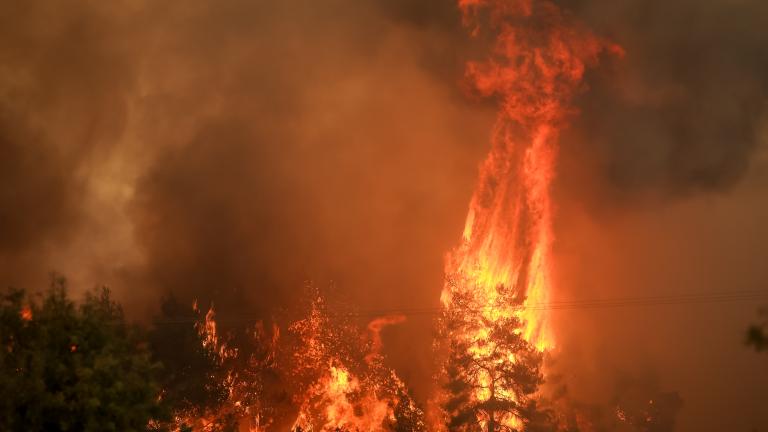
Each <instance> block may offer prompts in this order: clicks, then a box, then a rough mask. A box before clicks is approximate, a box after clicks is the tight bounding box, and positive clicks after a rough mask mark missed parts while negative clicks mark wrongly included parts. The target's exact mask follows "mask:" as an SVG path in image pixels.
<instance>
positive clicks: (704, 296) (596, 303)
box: [155, 290, 768, 324]
mask: <svg viewBox="0 0 768 432" xmlns="http://www.w3.org/2000/svg"><path fill="white" fill-rule="evenodd" d="M762 298H766V299H768V291H765V290H740V291H720V292H708V293H679V294H671V295H656V296H642V297H614V298H604V299H582V300H568V301H556V302H542V303H529V304H526V305H519V306H513V307H514V308H515V309H517V310H520V311H523V310H525V311H556V310H578V309H583V310H589V309H612V308H627V307H657V306H668V305H693V304H707V303H727V302H740V301H747V300H759V299H762ZM482 309H486V308H481V310H482ZM487 309H489V310H492V309H493V308H492V307H489V308H487ZM327 311H328V314H329V315H332V316H349V317H376V316H385V315H405V316H418V315H439V314H440V313H442V312H443V311H444V309H443V308H442V307H423V308H390V309H368V310H356V311H355V310H348V311H342V310H333V309H330V308H329V309H327ZM263 316H264V313H250V314H238V315H230V316H227V317H225V318H221V319H219V318H217V319H216V321H217V322H219V323H237V322H243V321H249V320H254V319H259V318H261V317H263ZM189 322H197V320H195V319H186V318H180V319H166V320H156V321H155V323H156V324H174V323H189Z"/></svg>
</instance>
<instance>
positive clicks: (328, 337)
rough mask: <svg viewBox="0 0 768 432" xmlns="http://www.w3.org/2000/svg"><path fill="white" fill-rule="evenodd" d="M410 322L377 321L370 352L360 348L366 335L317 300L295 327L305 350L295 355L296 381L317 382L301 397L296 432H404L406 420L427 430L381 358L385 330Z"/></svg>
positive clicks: (415, 427)
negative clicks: (329, 311)
mask: <svg viewBox="0 0 768 432" xmlns="http://www.w3.org/2000/svg"><path fill="white" fill-rule="evenodd" d="M404 320H405V317H403V316H388V317H381V318H377V319H374V320H373V321H371V322H370V323H369V324H368V330H369V334H370V339H369V340H367V341H366V343H365V344H364V345H363V346H365V347H367V353H366V352H365V350H360V346H359V344H358V343H357V341H358V340H359V339H360V337H359V336H361V335H362V334H363V333H361V332H359V331H358V330H357V329H356V328H355V326H353V325H352V324H350V323H348V322H339V321H338V320H331V318H330V316H329V315H328V314H327V311H326V309H325V303H324V299H323V298H322V297H321V296H319V295H318V296H317V297H315V301H314V302H313V304H312V309H311V311H310V314H309V316H308V317H307V318H306V319H303V320H300V321H297V322H295V323H294V324H293V325H292V326H291V328H290V330H291V331H292V332H293V333H294V334H296V335H298V336H299V339H300V340H301V346H302V347H303V348H304V349H303V350H302V351H301V352H297V353H296V356H295V357H296V358H295V361H294V363H295V364H296V365H297V367H296V369H295V371H294V373H295V376H296V377H297V378H299V380H301V379H302V377H311V379H310V381H311V384H310V385H309V386H308V387H307V388H305V389H302V390H301V391H299V393H298V395H297V397H296V402H297V403H298V404H299V406H300V409H299V413H298V415H297V417H296V420H295V422H294V423H293V427H292V429H291V430H292V431H301V432H309V431H329V432H330V431H333V432H335V431H391V430H402V428H403V427H405V426H403V425H402V424H399V425H398V421H400V420H402V418H403V417H407V418H408V419H409V420H410V421H411V422H412V423H411V425H410V426H407V427H410V428H411V429H412V430H413V431H414V432H416V431H422V430H425V428H424V425H423V423H422V422H421V420H420V419H421V417H423V412H421V410H420V409H419V408H418V407H417V406H416V405H415V404H414V402H413V400H412V399H411V398H410V396H409V395H408V392H407V389H406V387H405V384H404V383H403V382H402V381H401V380H400V379H399V378H398V377H397V375H396V374H395V372H394V371H393V370H391V369H389V368H387V367H385V366H384V364H383V357H382V356H381V353H380V349H381V338H380V334H379V333H380V331H381V329H382V328H383V327H384V326H386V325H392V324H397V323H400V322H402V321H404ZM398 427H399V429H398Z"/></svg>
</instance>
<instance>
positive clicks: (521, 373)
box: [443, 286, 554, 432]
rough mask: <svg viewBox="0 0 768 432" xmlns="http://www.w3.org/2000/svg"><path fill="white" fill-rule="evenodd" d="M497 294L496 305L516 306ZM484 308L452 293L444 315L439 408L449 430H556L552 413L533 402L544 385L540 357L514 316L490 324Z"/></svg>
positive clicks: (461, 294)
mask: <svg viewBox="0 0 768 432" xmlns="http://www.w3.org/2000/svg"><path fill="white" fill-rule="evenodd" d="M497 290H498V292H499V297H498V298H499V299H500V301H505V300H504V299H506V301H514V299H511V298H510V297H509V293H508V292H506V289H505V287H503V286H500V287H498V288H497ZM488 307H489V305H485V304H480V303H479V302H478V301H477V300H476V299H475V298H474V297H473V295H472V294H471V293H469V292H466V291H463V290H456V291H455V292H454V293H453V297H452V299H451V305H450V307H449V308H448V309H447V310H446V311H445V312H444V315H443V325H444V331H445V332H446V335H447V337H448V339H449V340H450V345H449V347H448V349H449V354H448V360H447V363H446V366H445V372H446V383H445V388H446V390H447V394H448V396H447V400H446V401H445V403H444V405H443V409H444V411H445V412H446V414H447V416H448V429H449V430H451V431H466V432H470V431H471V432H475V431H478V432H480V431H487V432H496V431H516V430H525V431H548V430H554V427H553V420H552V415H551V413H550V412H549V411H548V410H545V409H542V408H541V407H539V405H538V403H537V401H536V398H535V397H534V394H535V393H536V391H537V390H538V388H539V386H540V385H541V384H542V383H543V377H542V374H541V370H540V368H541V364H542V354H541V353H540V352H539V351H538V350H536V348H535V347H533V346H532V345H531V344H530V343H528V342H527V341H526V340H525V339H524V338H523V337H522V335H521V330H522V329H521V328H522V322H521V321H520V319H519V318H518V317H516V316H514V315H512V316H497V317H494V319H490V318H488V314H487V313H486V312H487V309H488ZM480 329H484V331H485V330H487V333H481V332H479V330H480ZM480 334H483V336H479V335H480ZM471 335H476V336H471ZM512 418H516V419H518V420H519V422H520V423H521V425H520V427H519V428H518V429H515V428H513V427H510V426H508V425H509V424H510V421H509V420H510V419H512Z"/></svg>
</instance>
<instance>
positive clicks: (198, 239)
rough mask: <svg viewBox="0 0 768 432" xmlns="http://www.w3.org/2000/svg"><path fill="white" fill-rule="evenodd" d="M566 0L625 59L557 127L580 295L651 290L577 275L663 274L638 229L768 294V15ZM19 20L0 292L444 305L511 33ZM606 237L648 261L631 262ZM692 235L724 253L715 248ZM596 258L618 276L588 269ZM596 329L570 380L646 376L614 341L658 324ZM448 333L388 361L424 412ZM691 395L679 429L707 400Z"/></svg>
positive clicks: (14, 16) (428, 27) (2, 53)
mask: <svg viewBox="0 0 768 432" xmlns="http://www.w3.org/2000/svg"><path fill="white" fill-rule="evenodd" d="M559 3H560V4H561V5H563V6H564V7H565V8H567V9H568V10H570V11H571V13H572V14H573V15H574V17H575V18H576V19H579V20H581V21H583V22H585V23H586V24H587V25H588V26H589V27H591V28H592V29H593V30H594V31H595V33H596V34H598V35H600V36H602V37H606V38H608V39H610V40H612V41H614V42H616V43H618V44H620V45H622V46H623V47H624V48H625V50H626V52H627V54H626V56H625V57H624V58H623V59H620V60H619V59H616V60H609V61H607V62H605V63H604V64H602V65H601V66H600V67H598V68H596V69H594V70H592V71H590V72H589V74H588V76H587V78H586V82H585V87H584V89H583V90H584V91H583V92H581V93H580V95H579V96H578V98H577V99H576V100H575V101H574V105H575V107H577V109H578V111H579V114H578V115H577V116H575V117H574V118H573V119H572V121H571V126H570V128H569V129H568V130H567V131H566V132H565V133H564V135H563V137H562V148H561V152H560V153H561V154H560V157H559V172H558V178H557V184H556V185H555V197H556V204H557V206H558V209H559V210H558V217H557V222H556V226H555V228H556V235H557V238H558V243H557V244H556V245H555V248H556V254H557V256H558V257H560V259H562V261H563V266H562V267H563V269H564V270H563V272H562V273H563V275H564V276H563V278H568V279H569V280H568V281H565V283H563V286H564V287H566V288H564V289H563V293H564V294H563V296H575V297H579V295H582V296H586V295H592V296H593V297H594V296H598V297H599V296H602V297H605V296H609V297H610V296H611V295H614V294H615V295H618V296H621V295H638V294H642V292H639V293H638V291H642V290H644V289H645V287H644V286H642V285H641V284H640V282H635V283H627V284H626V286H618V287H616V288H614V289H613V290H612V291H609V292H605V291H600V290H599V289H598V288H594V290H593V291H589V288H584V287H582V285H584V286H586V285H589V284H592V283H597V282H605V281H606V280H611V281H618V280H622V278H626V277H627V275H633V276H637V275H638V274H641V275H642V274H648V272H645V273H642V272H641V270H640V269H639V268H634V267H630V266H629V265H627V264H626V263H627V262H629V261H630V260H634V261H635V262H643V259H646V258H647V261H648V265H649V266H650V265H651V262H652V263H656V262H655V261H654V260H653V259H651V258H648V257H651V256H653V255H654V254H655V252H654V250H653V248H652V247H651V246H649V245H647V244H646V243H644V240H643V238H642V236H640V235H638V234H636V233H635V231H639V232H643V233H645V234H647V235H658V236H665V239H667V240H666V241H665V242H663V244H664V247H666V248H667V252H666V254H669V256H670V257H674V258H676V259H677V261H678V264H679V265H678V270H679V271H680V273H681V274H683V275H698V276H690V277H684V276H675V277H671V276H670V278H668V279H669V280H666V283H669V284H673V283H675V284H676V283H678V282H680V285H681V286H682V285H685V284H686V283H689V284H690V283H693V282H692V281H696V282H701V281H703V280H704V279H705V278H704V276H702V275H704V274H706V275H708V276H712V277H711V278H710V279H711V280H719V281H722V280H729V278H728V277H726V276H730V275H729V274H728V271H729V270H727V269H733V268H738V269H740V272H739V277H737V278H735V279H738V280H742V279H743V280H742V281H741V282H739V283H742V284H747V283H748V282H754V281H757V280H760V279H759V278H760V277H762V276H763V274H762V273H760V272H758V271H756V270H755V268H756V267H757V266H759V260H760V259H761V258H762V257H764V253H762V249H761V248H760V247H759V245H757V244H751V243H750V244H748V245H746V246H744V245H742V244H738V245H733V244H732V242H733V241H734V240H733V239H739V241H743V242H749V241H757V240H755V239H765V238H766V233H765V231H764V230H761V231H754V232H752V231H749V232H747V231H744V230H745V229H746V228H745V227H750V228H754V229H755V230H760V228H759V225H758V224H756V223H755V224H752V222H751V221H752V219H750V218H749V217H748V216H746V214H748V213H749V212H750V210H749V207H748V206H745V205H740V204H738V203H742V204H743V203H744V202H748V201H750V200H755V199H759V197H761V196H764V191H765V189H762V187H763V186H762V185H763V183H759V182H758V183H757V185H755V182H754V181H752V182H750V181H748V180H749V178H750V177H749V176H750V173H753V171H754V169H755V168H754V167H755V166H757V167H762V166H764V164H762V165H761V164H760V162H759V160H758V159H759V155H760V142H761V141H760V139H761V136H763V137H764V135H761V130H762V129H761V128H762V127H764V111H765V99H766V98H765V89H766V80H768V70H766V69H768V68H767V67H766V66H768V63H766V56H765V46H768V33H766V32H765V31H764V30H763V23H764V22H768V6H766V5H765V4H764V2H761V1H757V0H740V1H739V0H718V1H709V2H695V1H691V0H684V1H675V2H661V1H651V2H649V1H640V0H631V1H630V0H621V1H609V0H590V1H586V0H568V1H562V2H559ZM1 9H2V10H0V155H1V157H2V158H1V159H0V182H2V183H1V184H2V186H0V275H2V282H1V283H2V284H3V285H16V286H26V287H30V288H33V287H39V286H41V285H44V284H45V280H46V277H47V274H48V272H50V271H57V272H60V273H63V274H65V275H67V276H69V278H70V279H71V280H72V283H73V285H74V286H75V287H77V289H84V288H88V287H90V286H92V285H96V284H107V285H109V286H111V287H112V288H113V289H114V290H115V293H116V295H117V296H118V298H119V299H121V301H123V303H124V304H125V306H126V308H127V309H128V310H129V312H131V314H133V315H134V316H136V317H141V318H144V319H146V318H147V317H149V316H151V315H152V314H154V313H156V310H157V302H158V300H159V298H160V297H161V296H162V295H164V294H165V293H168V292H170V291H172V292H174V293H175V295H176V296H177V297H181V298H183V299H185V300H189V301H190V302H191V300H192V299H193V298H197V299H199V300H200V301H201V302H203V303H209V302H214V303H215V304H216V305H217V307H218V308H220V309H221V310H222V312H221V313H222V314H224V313H226V312H227V311H229V312H231V313H233V314H234V313H244V312H254V311H257V312H258V313H260V314H262V315H263V316H265V317H266V316H270V315H271V314H273V313H274V311H276V310H278V309H281V308H290V306H291V305H292V304H293V303H295V302H296V296H297V295H299V293H301V292H302V286H303V284H304V283H305V282H306V281H308V280H312V281H314V282H315V283H317V284H319V285H321V286H328V287H333V289H335V290H338V291H339V292H340V296H341V297H343V298H344V299H345V301H347V302H350V303H352V304H353V305H354V306H356V307H359V308H361V309H366V310H372V309H391V308H411V307H434V306H437V305H438V299H439V293H440V289H441V287H442V278H443V257H444V254H445V253H446V252H447V251H448V250H449V249H450V248H451V247H453V246H454V245H455V244H456V242H457V241H458V240H459V236H460V233H461V227H462V224H463V219H464V217H465V216H466V210H467V205H468V202H469V198H470V196H471V193H472V189H473V187H474V184H475V179H476V174H477V167H478V164H479V163H480V162H481V160H482V158H483V157H484V155H485V153H486V151H487V149H488V147H489V144H488V143H489V137H490V135H491V128H492V126H493V123H494V119H495V107H494V101H493V100H477V98H475V97H472V96H471V95H468V94H467V91H466V89H467V83H466V80H465V79H464V77H463V71H464V64H465V62H466V61H467V60H482V59H483V58H484V57H485V56H486V55H487V53H488V52H489V50H490V49H491V46H490V42H489V41H488V40H486V39H481V40H473V39H470V38H469V37H467V32H466V29H463V28H462V26H461V17H460V15H459V11H458V10H457V8H456V6H455V4H454V2H453V1H452V0H423V1H418V0H414V1H406V0H365V1H359V0H358V1H353V0H327V1H310V0H286V1H280V2H267V1H261V0H228V1H223V2H207V1H202V0H191V1H164V2H151V1H144V0H122V1H114V2H92V1H85V0H82V1H73V2H70V3H68V4H66V5H64V4H61V5H56V4H51V3H50V2H44V1H34V0H33V1H24V2H10V3H9V4H6V5H4V6H3V7H2V8H1ZM756 161H757V162H756ZM756 164H757V165H756ZM751 170H752V171H751ZM745 184H748V185H749V188H751V189H749V190H750V191H752V192H750V193H747V192H743V191H741V189H739V188H743V187H745V186H744V185H745ZM740 191H741V192H740ZM755 191H756V192H755ZM730 195H733V196H734V197H735V198H734V199H735V200H740V201H738V203H735V204H734V203H730V201H729V202H728V204H722V205H723V206H725V207H727V208H728V209H731V210H732V211H722V210H717V209H715V210H713V209H711V208H710V207H708V206H707V203H709V204H711V201H708V200H710V199H715V198H711V197H714V196H717V197H723V196H730ZM755 197H758V198H755ZM717 199H721V198H717ZM618 208H621V209H625V210H626V209H629V210H630V212H635V211H637V212H638V213H637V214H638V215H639V216H638V215H635V214H634V213H633V214H632V216H631V217H629V218H627V217H626V216H622V215H620V214H617V212H614V211H612V210H614V209H618ZM606 210H608V211H606ZM755 214H756V215H761V214H763V213H762V212H760V211H756V212H755ZM646 216H647V217H646ZM715 217H717V219H714V218H715ZM755 217H756V216H755ZM593 218H595V219H599V220H600V221H601V223H604V224H606V226H605V227H604V228H605V229H604V230H599V229H597V228H596V225H595V223H594V222H593V221H592V219H593ZM683 219H685V220H686V221H690V220H691V219H693V220H694V221H698V222H694V223H686V224H683V226H685V227H686V228H687V229H690V230H693V229H694V228H695V227H699V228H700V229H701V230H709V229H714V228H713V227H729V226H732V225H738V226H739V227H740V231H739V230H736V231H737V233H736V234H735V235H734V236H729V235H727V234H726V233H725V232H718V233H717V235H712V236H711V237H707V238H708V239H709V240H708V241H707V242H704V241H703V240H701V238H700V236H698V233H697V232H695V231H690V232H688V231H683V232H684V233H685V234H686V235H683V234H681V231H679V230H677V231H676V230H675V229H674V228H679V227H680V226H681V220H683ZM745 221H746V222H745ZM633 224H634V225H633ZM638 226H640V227H641V228H637V227H638ZM673 227H674V228H673ZM723 230H724V231H727V230H726V229H725V228H723ZM585 233H590V234H594V236H593V237H589V236H588V235H587V234H585ZM673 240H676V241H679V242H682V243H684V244H690V245H691V246H690V249H689V248H686V247H682V248H680V249H679V250H677V249H675V247H676V246H675V245H676V244H677V243H675V242H673ZM622 242H626V243H622ZM697 242H698V243H697ZM596 244H599V245H601V246H603V247H615V248H619V249H621V248H622V247H623V246H626V245H631V246H633V248H632V249H631V250H630V251H628V252H627V253H626V257H627V258H626V260H625V261H622V260H620V259H619V258H616V257H615V256H614V255H613V254H610V253H609V252H606V251H604V250H601V251H593V250H591V249H590V247H594V245H596ZM702 245H703V246H702ZM696 246H699V247H703V248H705V250H709V249H706V248H711V249H712V250H717V251H718V252H717V253H715V252H713V253H712V256H707V257H705V258H701V257H700V254H701V252H700V251H694V252H692V251H691V249H693V248H694V247H696ZM721 249H722V250H721ZM670 250H675V251H677V252H679V253H677V254H672V253H671V252H669V251H670ZM618 255H621V254H618ZM689 255H690V256H692V257H699V258H701V261H695V260H694V258H686V256H689ZM665 256H667V255H665ZM730 256H732V257H733V258H728V257H730ZM584 257H592V258H594V259H596V260H606V259H607V260H608V261H609V262H611V263H612V264H613V265H614V267H615V270H612V271H611V272H610V275H609V276H610V277H608V276H606V279H605V280H600V281H597V282H596V281H594V280H591V279H590V277H588V276H585V275H588V274H589V275H591V274H593V273H594V272H593V271H592V270H591V269H590V268H585V266H584V262H585V260H586V258H584ZM738 258H741V260H740V261H739V260H738ZM728 259H733V260H734V262H730V261H728ZM726 261H728V262H726ZM735 261H739V262H740V263H741V264H739V263H736V262H735ZM701 262H705V263H708V265H709V269H710V270H708V272H709V273H708V272H707V271H702V270H701ZM744 263H747V264H744ZM734 266H735V267H734ZM712 269H714V270H712ZM720 270H722V271H720ZM649 271H650V272H653V271H656V269H651V270H649ZM665 274H666V273H665ZM735 279H734V278H730V280H735ZM571 280H572V281H573V282H572V283H570V282H571ZM654 281H655V282H658V280H654ZM648 282H650V281H648ZM590 286H591V285H590ZM675 286H677V285H675ZM697 286H698V285H697ZM581 288H584V290H585V291H584V292H580V291H579V289H581ZM693 288H696V287H693ZM693 288H692V289H693ZM640 319H642V318H640ZM595 322H596V321H590V320H589V319H583V318H579V317H578V316H577V317H573V323H574V324H572V325H571V326H570V327H571V328H570V329H569V330H568V331H565V334H569V335H571V336H572V338H573V340H576V339H577V338H578V337H585V338H591V340H593V341H594V340H598V339H599V338H602V339H601V340H603V339H606V338H612V337H615V338H616V342H615V343H613V345H611V344H608V345H601V344H599V343H592V344H586V345H585V347H583V348H579V349H583V350H592V352H590V353H587V354H584V355H583V358H582V360H580V361H579V362H575V363H574V365H575V367H576V366H578V367H580V368H582V369H584V370H587V369H589V368H590V367H592V366H593V365H594V364H595V362H597V361H598V360H597V359H598V358H599V357H600V356H601V355H603V356H605V357H606V358H607V360H606V362H607V364H610V368H614V367H615V368H616V369H619V368H622V367H624V366H626V364H627V363H628V361H620V359H621V358H622V355H621V354H616V353H615V352H614V351H616V348H617V347H621V346H622V345H621V344H622V343H624V342H621V341H620V334H619V329H621V330H624V331H626V332H629V333H630V334H642V333H638V332H639V330H638V328H637V327H636V326H635V325H634V324H632V325H626V326H622V325H614V326H613V327H612V329H611V330H609V333H610V332H611V331H614V329H615V331H616V334H613V333H610V334H603V333H600V331H597V330H594V328H595V327H594V326H596V325H597V324H595ZM739 325H740V324H739ZM431 326H432V322H431V321H430V317H414V318H410V319H409V320H408V321H407V322H406V323H404V324H401V325H399V326H398V327H393V328H392V329H388V330H385V332H384V345H385V347H384V351H385V352H387V351H388V350H389V351H390V352H389V355H390V357H391V361H392V363H393V364H394V365H395V366H396V367H397V368H398V371H399V372H400V374H401V375H402V376H403V377H404V379H405V380H406V381H407V382H409V383H410V384H411V385H412V387H413V388H414V389H415V391H416V392H417V394H418V396H419V397H420V398H422V399H423V398H424V397H425V396H426V394H427V391H428V387H429V379H428V377H429V374H430V372H429V371H430V366H431V363H430V362H431V360H430V358H431V356H430V346H431V345H430V343H431V338H432V327H431ZM563 326H564V327H566V325H563ZM733 326H734V328H735V327H736V324H733ZM593 330H594V331H593ZM723 337H725V336H723ZM728 337H731V336H728ZM738 337H739V335H738V334H736V335H733V338H734V341H735V344H736V345H738V343H739V340H738ZM611 340H612V339H611ZM414 341H416V342H414ZM565 345H566V348H569V347H570V348H573V345H575V344H565ZM673 345H674V344H672V343H671V342H670V343H669V344H667V345H665V346H673ZM406 347H407V348H406ZM573 349H576V348H573ZM654 349H655V348H653V346H652V344H650V343H649V344H648V350H649V352H651V351H652V352H655V351H654ZM734 349H738V347H737V348H734ZM571 351H573V350H571ZM674 355H677V356H678V357H679V358H687V357H686V356H688V354H687V353H685V352H677V353H676V354H674V353H673V356H674ZM699 355H701V356H705V357H706V356H707V355H708V352H706V350H705V351H704V352H701V353H699ZM656 357H659V358H662V356H656ZM656 357H655V356H653V355H649V359H645V360H643V367H645V366H647V364H652V363H654V361H655V360H654V359H656ZM664 358H666V357H664ZM745 362H746V360H745ZM646 363H647V364H646ZM657 363H658V362H657ZM683 363H684V362H682V361H680V364H683ZM678 366H679V365H678ZM649 367H651V366H649ZM655 367H658V364H657V365H656V366H655ZM680 367H682V366H680ZM712 379H713V380H715V379H716V378H712ZM585 380H586V379H582V381H585ZM586 381H588V380H586ZM681 385H683V386H684V385H685V383H683V384H681ZM602 387H605V388H608V389H612V388H613V387H612V384H608V383H606V384H605V385H604V386H598V388H602ZM662 387H663V385H662ZM591 390H594V389H591ZM591 390H590V391H584V392H583V393H585V394H586V395H585V397H587V396H593V395H592V393H595V392H597V390H595V391H591ZM662 390H663V389H662ZM673 390H674V389H673ZM679 390H680V391H681V394H682V397H683V399H684V400H686V404H685V407H687V408H684V409H683V415H684V413H685V412H686V411H685V410H686V409H688V410H695V409H697V407H699V408H700V407H701V406H704V405H701V404H699V405H696V401H695V400H694V401H693V403H692V404H691V403H689V402H688V399H687V398H686V394H685V391H684V390H685V389H684V388H681V389H679ZM608 391H612V390H608ZM660 391H661V390H660ZM691 407H693V408H691ZM689 412H690V411H689ZM693 412H694V414H688V415H689V417H694V416H695V413H696V412H695V411H693ZM683 424H686V423H683ZM687 424H688V425H689V427H691V428H694V427H699V429H690V430H703V429H701V427H700V426H701V425H700V424H699V425H697V424H695V423H691V422H689V423H687ZM750 424H751V423H749V422H747V421H745V423H744V425H750ZM690 425H694V426H690ZM745 427H746V426H745ZM685 430H688V429H685Z"/></svg>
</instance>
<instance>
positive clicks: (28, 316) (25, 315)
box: [19, 305, 32, 321]
mask: <svg viewBox="0 0 768 432" xmlns="http://www.w3.org/2000/svg"><path fill="white" fill-rule="evenodd" d="M19 316H20V317H21V319H22V321H32V308H30V307H29V306H26V305H25V306H24V307H22V308H21V312H19Z"/></svg>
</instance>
